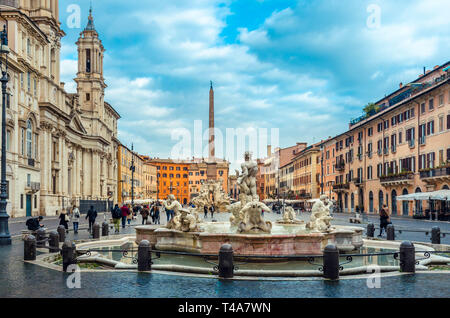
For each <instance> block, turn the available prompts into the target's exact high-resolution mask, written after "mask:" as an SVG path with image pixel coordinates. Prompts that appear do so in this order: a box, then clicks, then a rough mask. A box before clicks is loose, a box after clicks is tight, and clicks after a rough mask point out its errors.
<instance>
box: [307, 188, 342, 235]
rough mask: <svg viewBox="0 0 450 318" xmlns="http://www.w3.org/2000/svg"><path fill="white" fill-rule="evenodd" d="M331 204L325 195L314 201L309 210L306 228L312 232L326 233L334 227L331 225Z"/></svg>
mask: <svg viewBox="0 0 450 318" xmlns="http://www.w3.org/2000/svg"><path fill="white" fill-rule="evenodd" d="M332 205H333V202H331V201H330V200H329V199H328V197H327V196H326V195H321V196H320V200H319V201H317V202H315V203H314V205H313V207H312V210H311V218H310V220H309V223H308V224H306V228H307V229H310V230H312V231H314V232H322V233H328V232H331V231H333V230H335V228H333V227H331V224H330V221H331V220H332V219H333V218H332V217H331V215H330V207H331V206H332Z"/></svg>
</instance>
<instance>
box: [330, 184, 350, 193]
mask: <svg viewBox="0 0 450 318" xmlns="http://www.w3.org/2000/svg"><path fill="white" fill-rule="evenodd" d="M349 189H350V184H348V183H338V184H333V191H335V192H339V191H346V190H349Z"/></svg>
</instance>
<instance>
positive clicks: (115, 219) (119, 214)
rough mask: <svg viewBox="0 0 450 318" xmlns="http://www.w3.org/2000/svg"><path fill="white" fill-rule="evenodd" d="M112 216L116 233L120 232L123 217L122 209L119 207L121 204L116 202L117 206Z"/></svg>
mask: <svg viewBox="0 0 450 318" xmlns="http://www.w3.org/2000/svg"><path fill="white" fill-rule="evenodd" d="M111 217H112V219H113V223H114V229H115V233H119V232H120V220H121V219H122V211H121V209H120V208H119V205H118V204H116V205H115V207H114V208H113V209H112V211H111Z"/></svg>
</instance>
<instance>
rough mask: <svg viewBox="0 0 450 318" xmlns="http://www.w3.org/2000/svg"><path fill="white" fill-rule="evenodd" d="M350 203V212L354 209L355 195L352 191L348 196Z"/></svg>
mask: <svg viewBox="0 0 450 318" xmlns="http://www.w3.org/2000/svg"><path fill="white" fill-rule="evenodd" d="M350 204H351V209H352V212H353V211H354V210H355V195H354V194H353V193H352V195H351V196H350Z"/></svg>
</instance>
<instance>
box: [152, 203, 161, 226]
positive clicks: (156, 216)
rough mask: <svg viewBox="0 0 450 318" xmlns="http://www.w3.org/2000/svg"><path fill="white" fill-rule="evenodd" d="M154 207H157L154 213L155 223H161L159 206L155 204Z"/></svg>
mask: <svg viewBox="0 0 450 318" xmlns="http://www.w3.org/2000/svg"><path fill="white" fill-rule="evenodd" d="M154 208H155V210H154V214H153V223H155V224H160V223H159V206H158V205H155V206H154Z"/></svg>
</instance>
